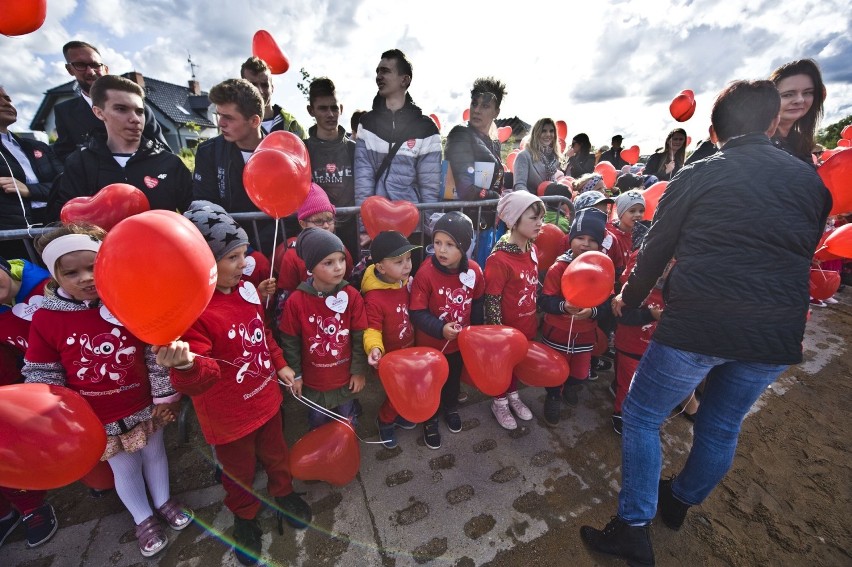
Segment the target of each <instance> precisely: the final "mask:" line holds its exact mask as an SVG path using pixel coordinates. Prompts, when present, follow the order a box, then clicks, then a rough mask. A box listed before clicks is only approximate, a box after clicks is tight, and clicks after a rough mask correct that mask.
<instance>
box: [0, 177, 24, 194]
mask: <svg viewBox="0 0 852 567" xmlns="http://www.w3.org/2000/svg"><path fill="white" fill-rule="evenodd" d="M0 187H2V188H3V192H4V193H16V192H18V191H20V193H21V197H29V196H30V188H29V187H27V185H26V183H22V182H20V181H18V180H17V179H15V178H14V177H0Z"/></svg>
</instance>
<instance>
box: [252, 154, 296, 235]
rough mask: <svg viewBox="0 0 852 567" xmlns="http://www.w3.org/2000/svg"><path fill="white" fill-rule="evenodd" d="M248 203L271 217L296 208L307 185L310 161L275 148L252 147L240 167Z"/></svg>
mask: <svg viewBox="0 0 852 567" xmlns="http://www.w3.org/2000/svg"><path fill="white" fill-rule="evenodd" d="M243 185H245V188H246V193H247V194H248V196H249V199H251V201H252V203H254V204H255V205H257V208H258V209H260V210H261V211H263V212H264V213H266V214H267V215H269V216H271V217H272V218H275V219H280V218H283V217H286V216H287V215H290V214H292V213H294V212H296V209H298V208H299V206H301V204H302V203H303V202H304V201H305V198H306V197H307V196H308V191H309V190H310V188H311V167H310V164H309V163H308V164H303V163H300V161H299V159H298V158H295V159H294V158H293V157H291V156H290V155H289V154H285V153H284V152H282V151H279V150H273V149H267V150H260V149H258V150H255V152H254V153H253V154H252V155H251V157H250V158H249V159H248V161H247V162H246V167H245V169H244V170H243Z"/></svg>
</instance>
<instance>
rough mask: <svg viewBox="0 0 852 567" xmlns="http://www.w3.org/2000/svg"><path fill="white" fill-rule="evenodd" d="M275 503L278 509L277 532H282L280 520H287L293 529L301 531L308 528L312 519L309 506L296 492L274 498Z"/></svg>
mask: <svg viewBox="0 0 852 567" xmlns="http://www.w3.org/2000/svg"><path fill="white" fill-rule="evenodd" d="M275 503H276V504H278V507H279V508H280V510H279V511H278V526H279V527H278V531H279V532H283V531H284V530H283V529H282V528H281V520H282V518H283V519H285V520H287V523H288V524H290V526H291V527H293V528H294V529H297V530H303V529H305V528H307V527H308V525H309V524H310V523H311V520H312V519H313V517H314V515H313V512H311V506H310V504H308V503H307V502H305V500H304V499H303V498H302V497H301V496H299V494H298V493H296V492H291V493H290V494H288V495H287V496H276V497H275Z"/></svg>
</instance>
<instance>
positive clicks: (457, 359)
mask: <svg viewBox="0 0 852 567" xmlns="http://www.w3.org/2000/svg"><path fill="white" fill-rule="evenodd" d="M444 356H446V357H447V363H448V364H449V365H450V374H449V376H447V382H446V384H444V386H443V388H441V406H440V407H439V408H438V411H437V412H436V413H435V415H433V416H432V419H438V416H439V415H440V413H441V411H443V412H444V413H449V412H452V411H456V409H457V408H458V407H459V387H460V385H461V373H462V368H464V362H462V355H461V352H458V351H457V352H451V353H449V354H445V355H444Z"/></svg>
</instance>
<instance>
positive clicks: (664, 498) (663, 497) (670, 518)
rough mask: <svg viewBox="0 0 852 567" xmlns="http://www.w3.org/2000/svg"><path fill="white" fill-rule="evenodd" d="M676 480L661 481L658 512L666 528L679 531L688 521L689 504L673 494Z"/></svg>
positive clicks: (658, 494) (658, 493)
mask: <svg viewBox="0 0 852 567" xmlns="http://www.w3.org/2000/svg"><path fill="white" fill-rule="evenodd" d="M674 479H675V477H671V478H669V479H668V480H662V479H660V484H659V485H658V487H657V510H658V511H659V513H660V517H661V518H662V519H663V523H664V524H665V525H666V527H668V528H669V529H672V530H674V531H678V530H679V529H680V527H681V526H682V525H683V522H684V520H686V512H687V511H688V510H689V504H684V503H683V502H681V501H680V500H678V499H677V498H676V497H675V495H674V494H672V482H674Z"/></svg>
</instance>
